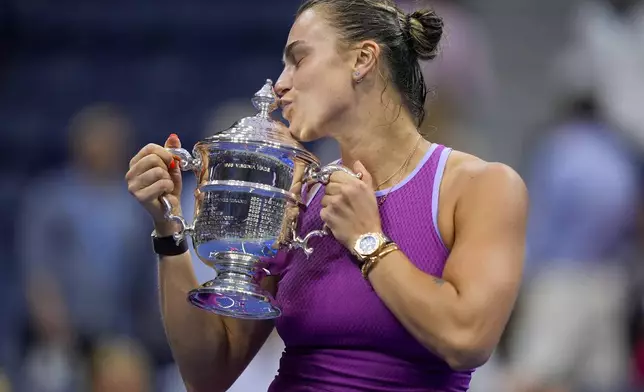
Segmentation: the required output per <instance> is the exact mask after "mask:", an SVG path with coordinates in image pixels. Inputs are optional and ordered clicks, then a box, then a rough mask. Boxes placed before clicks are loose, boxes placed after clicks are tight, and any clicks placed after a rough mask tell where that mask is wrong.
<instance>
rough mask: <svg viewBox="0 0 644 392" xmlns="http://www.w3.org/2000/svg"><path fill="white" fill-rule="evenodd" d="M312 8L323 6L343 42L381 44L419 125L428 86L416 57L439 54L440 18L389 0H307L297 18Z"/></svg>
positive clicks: (391, 71) (428, 10)
mask: <svg viewBox="0 0 644 392" xmlns="http://www.w3.org/2000/svg"><path fill="white" fill-rule="evenodd" d="M314 7H322V9H323V10H324V11H325V12H326V13H327V16H328V20H329V23H330V24H331V26H333V27H334V28H336V29H337V30H338V32H339V34H340V37H341V38H342V39H343V40H345V41H346V42H349V43H354V42H359V41H363V40H374V41H375V42H377V43H378V44H379V45H380V48H381V51H382V52H381V53H382V57H383V58H384V60H385V64H386V65H387V67H388V71H389V74H390V75H389V76H390V77H391V78H392V80H393V83H394V85H395V86H396V87H397V88H398V90H399V91H400V92H401V94H402V96H403V99H404V103H405V105H406V106H407V109H408V110H409V111H410V112H411V114H412V115H413V116H414V118H415V119H416V121H417V125H419V126H420V124H421V123H422V122H423V119H424V118H425V99H426V97H427V87H426V86H425V78H424V77H423V74H422V72H421V69H420V64H419V63H418V60H432V59H434V58H435V57H436V56H437V55H438V43H439V42H440V39H441V36H442V35H443V20H442V19H441V18H440V17H439V16H438V15H436V13H435V12H434V11H433V10H431V9H423V10H419V11H414V12H412V13H410V14H406V13H405V12H403V11H402V10H401V9H400V8H399V7H398V6H397V5H396V3H395V2H394V1H392V0H308V1H306V2H305V3H304V4H302V6H301V7H300V9H299V10H298V11H297V14H296V17H298V16H300V15H301V14H302V13H303V12H304V11H306V10H308V9H311V8H314Z"/></svg>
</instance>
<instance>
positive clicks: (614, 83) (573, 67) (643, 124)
mask: <svg viewBox="0 0 644 392" xmlns="http://www.w3.org/2000/svg"><path fill="white" fill-rule="evenodd" d="M571 26H572V39H571V40H570V42H568V45H567V46H566V48H565V50H564V51H563V52H562V55H561V56H560V58H559V59H558V66H557V67H556V72H557V74H556V75H555V77H556V78H558V79H559V80H560V81H561V84H560V85H561V86H562V87H563V88H564V89H565V90H566V91H564V93H571V92H575V93H576V94H578V95H582V94H584V95H589V96H593V97H594V98H595V99H596V101H597V104H598V110H599V111H600V112H601V113H602V115H603V116H604V117H605V119H606V120H607V121H608V122H610V123H612V124H613V126H615V127H617V128H618V129H620V130H621V131H623V132H625V133H626V134H627V135H628V137H629V138H631V140H633V141H634V142H637V143H638V144H639V145H640V147H642V148H644V110H642V102H644V2H642V1H640V0H585V1H583V2H581V5H580V6H579V7H578V8H577V10H576V12H575V14H574V17H573V20H572V23H571Z"/></svg>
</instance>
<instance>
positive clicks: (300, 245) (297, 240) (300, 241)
mask: <svg viewBox="0 0 644 392" xmlns="http://www.w3.org/2000/svg"><path fill="white" fill-rule="evenodd" d="M295 226H296V222H293V227H292V228H291V232H292V234H293V239H292V240H291V243H290V246H289V248H290V249H302V250H303V251H304V254H305V255H306V258H307V259H308V258H309V256H311V254H313V248H311V247H310V246H309V240H310V239H311V238H313V237H324V236H327V235H329V234H330V232H329V228H328V227H327V226H326V224H325V225H324V226H323V227H322V230H313V231H311V232H310V233H308V234H307V235H305V236H304V238H302V237H300V236H298V235H297V232H296V230H295Z"/></svg>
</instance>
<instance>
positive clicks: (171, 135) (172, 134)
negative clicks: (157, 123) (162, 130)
mask: <svg viewBox="0 0 644 392" xmlns="http://www.w3.org/2000/svg"><path fill="white" fill-rule="evenodd" d="M173 136H174V137H176V138H178V137H179V136H177V134H176V133H171V134H170V137H173Z"/></svg>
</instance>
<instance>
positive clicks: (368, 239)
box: [358, 235, 380, 255]
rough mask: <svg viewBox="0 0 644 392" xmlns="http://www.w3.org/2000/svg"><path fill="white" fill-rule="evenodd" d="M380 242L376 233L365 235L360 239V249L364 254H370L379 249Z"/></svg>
mask: <svg viewBox="0 0 644 392" xmlns="http://www.w3.org/2000/svg"><path fill="white" fill-rule="evenodd" d="M378 245H380V242H379V241H378V238H376V236H374V235H365V236H364V237H362V238H360V241H358V250H359V251H360V253H361V254H363V255H370V254H372V253H373V252H375V251H376V250H377V249H378Z"/></svg>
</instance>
